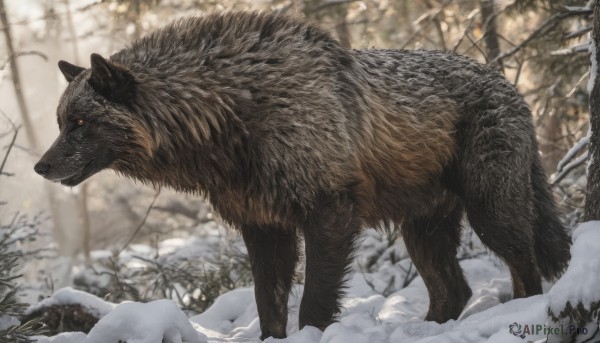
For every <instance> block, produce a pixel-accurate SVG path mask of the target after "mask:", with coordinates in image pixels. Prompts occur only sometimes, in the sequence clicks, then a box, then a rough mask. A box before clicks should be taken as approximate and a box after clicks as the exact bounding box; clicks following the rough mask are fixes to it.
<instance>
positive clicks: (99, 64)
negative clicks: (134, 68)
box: [89, 54, 135, 103]
mask: <svg viewBox="0 0 600 343" xmlns="http://www.w3.org/2000/svg"><path fill="white" fill-rule="evenodd" d="M91 61H92V74H91V76H90V79H89V83H90V85H91V86H92V88H94V90H96V91H97V92H98V93H100V94H102V95H103V96H104V97H105V98H107V99H108V100H111V101H114V102H119V103H127V102H129V101H131V100H132V99H133V92H134V87H135V79H134V78H133V75H131V73H130V72H129V71H128V70H127V69H126V68H124V67H122V66H120V65H117V64H114V63H112V62H110V61H107V60H106V59H104V58H103V57H102V56H100V55H98V54H92V56H91Z"/></svg>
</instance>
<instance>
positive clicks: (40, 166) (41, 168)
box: [33, 161, 50, 175]
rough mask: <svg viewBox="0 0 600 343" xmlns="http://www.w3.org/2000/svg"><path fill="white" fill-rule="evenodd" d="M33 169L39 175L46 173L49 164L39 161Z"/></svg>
mask: <svg viewBox="0 0 600 343" xmlns="http://www.w3.org/2000/svg"><path fill="white" fill-rule="evenodd" d="M33 170H35V172H36V173H38V174H40V175H46V174H48V171H49V170H50V164H48V163H46V162H42V161H40V162H38V163H36V165H35V166H34V167H33Z"/></svg>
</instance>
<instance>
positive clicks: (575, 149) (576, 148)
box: [556, 129, 592, 172]
mask: <svg viewBox="0 0 600 343" xmlns="http://www.w3.org/2000/svg"><path fill="white" fill-rule="evenodd" d="M591 135H592V130H591V129H589V130H588V132H587V134H586V135H585V136H584V137H582V138H581V139H580V140H579V141H578V142H577V143H575V145H573V146H572V147H571V149H569V151H567V153H566V154H565V156H564V157H563V158H562V160H560V162H558V165H557V166H556V170H557V171H558V172H561V171H562V170H563V169H564V168H565V166H566V165H567V164H568V163H569V162H571V160H572V159H573V158H574V157H575V156H577V154H579V152H580V151H582V150H583V149H585V148H586V147H587V145H588V143H589V141H590V136H591Z"/></svg>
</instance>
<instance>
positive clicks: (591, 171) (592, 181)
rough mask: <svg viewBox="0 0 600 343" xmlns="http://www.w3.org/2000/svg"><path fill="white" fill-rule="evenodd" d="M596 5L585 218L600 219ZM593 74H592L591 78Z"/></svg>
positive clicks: (597, 11)
mask: <svg viewBox="0 0 600 343" xmlns="http://www.w3.org/2000/svg"><path fill="white" fill-rule="evenodd" d="M595 3H596V6H594V19H593V30H592V38H591V41H592V42H591V43H593V44H592V48H593V49H594V50H595V51H592V59H595V60H592V65H594V64H595V66H596V68H592V70H591V72H592V73H595V74H596V75H595V78H594V80H595V82H594V83H593V85H591V86H592V89H591V91H590V125H591V128H592V135H591V137H590V142H589V149H590V163H589V166H588V175H587V189H586V199H585V214H584V220H586V221H590V220H600V77H598V68H597V66H598V65H600V51H599V50H600V6H598V1H596V2H595ZM591 77H592V75H590V78H591Z"/></svg>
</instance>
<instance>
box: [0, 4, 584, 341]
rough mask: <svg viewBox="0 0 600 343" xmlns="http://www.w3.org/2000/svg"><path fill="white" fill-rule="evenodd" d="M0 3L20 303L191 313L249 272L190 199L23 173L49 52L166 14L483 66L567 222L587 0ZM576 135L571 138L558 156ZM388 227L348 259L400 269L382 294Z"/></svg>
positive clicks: (1, 116)
mask: <svg viewBox="0 0 600 343" xmlns="http://www.w3.org/2000/svg"><path fill="white" fill-rule="evenodd" d="M0 5H1V7H0V19H1V20H2V22H1V23H0V27H1V28H2V31H3V34H2V35H1V36H0V260H1V257H2V254H3V253H4V254H7V256H12V257H16V258H18V260H15V261H17V262H16V263H20V264H21V265H22V268H21V269H20V272H18V273H17V272H14V273H15V274H10V275H13V276H14V275H17V276H18V275H19V274H23V277H22V278H19V279H11V277H12V276H7V281H6V282H5V283H3V282H2V280H4V279H3V278H2V277H3V276H2V274H1V273H0V291H1V290H2V287H5V288H6V287H8V288H7V289H13V288H14V286H16V285H17V284H18V285H19V286H20V287H19V288H18V291H16V293H15V292H13V293H11V294H10V295H11V297H15V296H16V295H20V296H21V298H20V299H22V300H20V301H23V302H27V303H34V302H36V301H37V300H38V299H39V298H41V297H45V296H48V295H50V294H52V293H53V291H54V290H56V289H58V288H60V287H63V286H69V285H70V286H74V287H75V288H79V289H83V290H85V291H87V292H90V293H94V294H97V295H99V296H101V297H104V298H106V299H108V300H110V301H113V302H115V301H120V300H123V299H132V300H148V299H154V298H161V297H162V298H164V297H168V298H171V299H175V300H177V301H178V303H180V304H181V305H183V306H184V308H187V309H189V310H190V311H202V310H203V309H205V308H206V307H207V306H208V305H210V303H211V302H212V300H213V299H214V298H215V297H216V296H217V295H219V294H220V293H222V292H224V291H226V290H228V289H232V288H235V287H238V286H240V285H248V284H250V283H251V282H252V280H251V275H250V274H249V270H248V262H247V261H246V256H245V248H244V247H243V244H241V241H240V238H239V237H238V236H237V234H236V233H235V232H233V231H232V230H228V229H227V228H225V227H224V226H223V225H222V224H221V223H220V222H219V220H218V218H216V217H215V216H214V215H213V213H212V212H211V209H210V207H209V206H208V205H207V204H206V203H204V202H203V201H202V199H199V198H197V197H194V196H191V195H184V194H175V193H174V192H173V191H170V190H168V189H162V190H160V191H159V190H155V189H152V188H151V187H148V186H146V185H142V184H139V183H137V184H136V183H134V182H133V181H132V180H128V179H123V178H120V177H118V176H116V175H115V174H113V173H111V172H102V173H100V174H98V175H95V176H94V177H92V178H91V179H90V180H88V181H86V182H85V183H84V184H83V185H81V186H78V187H75V188H73V189H69V188H66V187H63V186H60V185H56V184H51V183H50V182H48V181H45V180H43V179H42V177H40V176H38V175H36V174H35V173H34V171H33V164H34V163H35V161H37V160H38V158H39V157H40V156H41V153H43V152H44V151H45V150H46V148H47V147H49V146H50V144H51V143H52V141H53V140H54V139H55V137H56V136H57V135H58V126H57V124H56V119H55V118H56V117H55V109H56V105H57V103H58V99H59V96H60V94H61V93H62V91H63V89H64V88H65V86H66V81H65V80H64V79H63V77H62V75H61V74H60V73H59V70H58V68H57V62H58V60H60V59H64V60H67V61H69V62H72V63H75V64H78V65H81V66H84V67H87V66H89V56H90V54H91V53H94V52H95V53H99V54H101V55H103V56H108V55H110V54H111V53H114V52H116V51H118V50H119V49H121V48H123V47H124V46H126V45H127V44H128V43H129V42H131V41H132V40H134V39H136V38H138V37H141V36H143V35H144V34H146V33H147V32H150V31H151V30H153V29H155V28H157V27H160V26H161V25H164V24H165V23H167V22H168V21H170V20H173V19H175V18H178V17H181V16H185V15H191V14H201V13H206V12H210V11H215V10H219V11H221V10H268V11H276V12H280V13H285V14H289V15H294V16H300V17H306V18H308V19H310V20H312V21H315V22H318V23H320V24H321V25H322V26H324V27H326V28H328V29H329V30H330V31H331V32H332V33H333V34H334V35H335V36H336V37H337V38H338V39H339V41H340V43H341V44H342V45H344V46H346V47H348V48H354V49H362V48H407V49H415V48H418V49H441V50H449V51H455V52H457V53H459V54H465V55H468V56H471V57H472V58H474V59H477V60H478V61H480V62H482V63H488V64H490V65H492V66H494V67H495V68H498V69H499V70H500V71H501V72H502V73H504V75H506V77H507V78H508V79H509V80H510V81H512V82H513V83H514V84H515V85H516V86H517V87H518V89H519V90H520V91H521V92H522V94H523V95H524V96H525V97H526V99H527V101H528V102H529V104H530V106H531V108H532V111H533V114H534V120H535V124H536V127H537V133H538V140H539V142H540V150H541V153H542V156H543V157H542V159H543V164H544V167H545V168H546V171H547V173H548V175H549V177H550V178H551V181H552V182H553V187H554V190H555V193H556V197H557V199H558V202H559V204H560V206H561V209H562V211H563V214H564V220H565V222H566V223H567V224H568V225H569V226H573V225H574V224H575V223H576V222H578V221H579V218H580V216H581V214H582V208H583V195H584V190H585V161H586V158H587V153H586V151H585V141H586V140H585V138H584V137H585V136H586V134H587V133H588V129H589V109H588V107H589V103H588V90H587V89H586V84H587V79H588V74H589V54H588V49H587V41H588V37H587V33H588V32H589V31H590V28H589V25H590V22H589V18H590V15H591V10H590V9H589V6H587V5H588V4H587V3H586V1H576V0H571V1H565V0H546V1H535V0H514V1H509V0H422V1H414V0H219V1H216V0H95V1H94V0H0ZM423 134H424V135H427V134H428V133H427V132H423ZM582 138H584V139H583V140H582V141H581V142H580V144H579V145H580V146H581V148H582V149H579V150H577V151H576V153H575V154H572V156H568V159H567V160H563V157H564V156H565V154H566V152H567V151H568V150H569V149H570V148H571V147H572V146H574V145H577V142H579V141H580V140H581V139H582ZM561 160H563V161H561ZM397 238H398V237H397V234H396V233H395V232H391V233H383V234H381V235H379V236H377V239H378V240H379V241H381V242H382V244H383V245H382V248H380V249H378V250H377V249H376V251H375V252H374V253H373V254H370V255H369V256H368V258H366V259H363V260H360V261H359V262H358V263H359V264H360V266H361V270H363V271H364V272H365V273H368V272H369V268H371V267H372V266H374V265H375V264H377V263H378V262H377V261H378V258H380V256H382V255H384V254H386V257H385V258H386V259H388V260H390V259H391V261H392V262H393V263H392V264H398V265H400V266H401V267H402V268H400V269H399V271H398V273H397V275H396V274H394V275H392V276H391V277H390V278H388V279H387V280H386V282H385V284H382V285H373V287H378V288H379V290H380V291H381V292H392V291H393V290H395V289H398V288H400V287H403V285H404V286H405V285H406V284H407V282H408V281H410V279H411V278H413V277H414V274H415V272H414V268H412V267H411V266H410V265H409V264H407V263H409V262H406V263H404V262H403V263H400V262H401V261H400V260H403V259H404V260H407V257H406V254H404V253H402V252H398V253H396V256H395V257H394V256H392V257H390V250H389V248H390V247H391V248H392V250H393V249H394V248H393V247H394V246H395V244H396V243H397V242H398V241H399V239H397ZM182 246H185V247H187V248H188V249H187V250H186V249H182V248H181V247H182ZM182 251H184V253H181V252H182ZM393 251H399V250H393ZM175 252H177V253H178V254H177V256H176V257H175V254H174V253H175ZM392 255H393V254H392ZM0 263H1V262H0ZM14 267H15V269H14V270H16V265H15V266H14ZM0 269H1V268H0ZM11 269H13V268H11ZM392 274H393V273H392ZM299 279H300V280H301V279H302V278H301V276H300V278H299ZM197 280H203V281H202V282H198V281H197ZM9 286H10V287H9ZM0 295H2V294H1V293H0ZM0 300H1V299H0ZM0 306H1V301H0ZM0 314H1V313H0ZM82 325H83V324H82ZM1 329H2V328H0V330H1Z"/></svg>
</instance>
